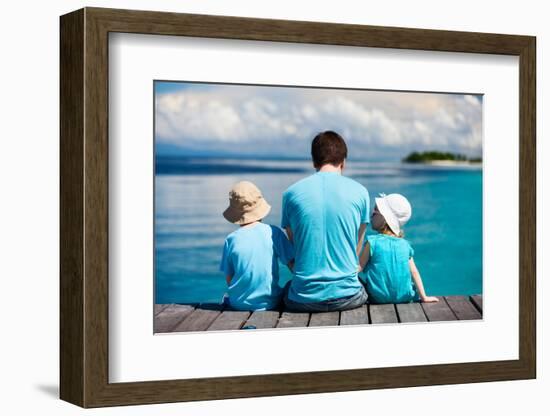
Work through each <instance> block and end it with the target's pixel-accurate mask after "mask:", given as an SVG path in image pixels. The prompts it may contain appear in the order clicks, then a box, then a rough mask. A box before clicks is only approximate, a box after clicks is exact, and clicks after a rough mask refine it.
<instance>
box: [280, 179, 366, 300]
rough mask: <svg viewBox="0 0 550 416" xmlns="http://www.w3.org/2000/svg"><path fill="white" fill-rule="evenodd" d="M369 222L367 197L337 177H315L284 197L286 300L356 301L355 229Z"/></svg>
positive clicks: (356, 186) (358, 286)
mask: <svg viewBox="0 0 550 416" xmlns="http://www.w3.org/2000/svg"><path fill="white" fill-rule="evenodd" d="M368 222H369V193H368V191H367V189H366V188H365V187H364V186H363V185H361V184H359V183H358V182H356V181H354V180H353V179H350V178H347V177H345V176H342V175H341V174H339V173H337V172H317V173H315V174H313V175H311V176H309V177H307V178H304V179H302V180H301V181H299V182H297V183H295V184H294V185H292V186H290V187H289V188H288V189H287V190H286V191H285V192H284V194H283V210H282V221H281V226H282V227H283V228H286V227H290V229H291V231H292V234H293V236H294V248H295V250H296V262H295V265H294V276H293V278H292V281H291V285H290V289H289V293H288V297H289V299H290V300H293V301H295V302H301V303H312V302H322V301H325V300H329V299H338V298H343V297H347V296H353V295H355V294H356V293H357V292H358V291H359V290H360V289H361V282H360V281H359V279H358V277H357V266H358V264H359V260H358V257H357V251H356V250H357V243H358V240H359V226H360V225H361V224H363V223H368Z"/></svg>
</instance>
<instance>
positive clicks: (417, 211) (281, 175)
mask: <svg viewBox="0 0 550 416" xmlns="http://www.w3.org/2000/svg"><path fill="white" fill-rule="evenodd" d="M312 173H314V171H313V169H312V168H311V163H310V162H309V161H278V160H257V161H256V160H235V159H204V158H196V159H193V158H187V159H182V158H158V159H157V164H156V177H155V296H156V302H157V303H176V302H181V303H192V302H217V301H219V300H220V299H221V297H222V295H223V294H224V292H225V287H226V283H225V278H224V276H223V274H222V273H221V272H219V271H218V266H219V262H220V256H221V253H222V247H223V242H224V239H225V236H226V235H227V234H229V233H230V232H232V231H233V230H235V229H236V226H235V225H233V224H230V223H228V222H227V221H226V220H225V219H224V218H223V216H222V212H223V210H224V209H225V208H226V206H227V204H228V192H229V189H230V188H231V186H232V185H233V184H234V183H236V182H238V181H241V180H249V181H252V182H254V183H255V184H256V185H258V187H259V188H260V189H261V190H262V192H263V194H264V197H265V198H266V199H267V201H268V202H269V203H270V204H271V206H272V210H271V213H270V214H269V216H268V217H267V218H266V219H265V220H264V222H266V223H269V224H274V225H280V220H281V196H282V193H283V191H284V190H285V189H286V188H287V187H288V186H289V185H291V184H293V183H294V182H296V181H298V180H300V179H301V178H304V177H305V176H307V175H310V174H312ZM344 174H345V175H347V176H350V177H352V178H353V179H355V180H357V181H358V182H360V183H362V184H363V185H364V186H366V188H367V189H368V191H369V193H370V196H371V204H372V203H374V197H375V196H378V194H379V193H380V192H384V193H386V194H390V193H394V192H398V193H402V194H403V195H405V196H406V197H407V198H408V199H409V201H410V202H411V204H412V207H413V215H412V219H411V220H410V221H409V223H408V224H407V226H406V227H405V232H406V238H407V239H408V240H409V241H410V242H411V244H412V246H413V247H414V249H415V261H416V264H417V266H418V268H419V270H420V273H421V275H422V279H423V281H424V285H425V286H426V290H427V292H428V294H432V295H468V294H477V293H482V173H481V169H477V168H471V167H430V166H416V165H405V164H400V163H367V162H352V161H350V162H348V165H347V169H346V171H345V172H344ZM371 210H372V205H371ZM369 233H372V230H369ZM281 271H282V276H281V277H282V279H281V285H283V284H284V283H285V282H286V281H287V280H288V279H289V278H290V274H289V272H288V270H287V269H286V267H282V268H281Z"/></svg>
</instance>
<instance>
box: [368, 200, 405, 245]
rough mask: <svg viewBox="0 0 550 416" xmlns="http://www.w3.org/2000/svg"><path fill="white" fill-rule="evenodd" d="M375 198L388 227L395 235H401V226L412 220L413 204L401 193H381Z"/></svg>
mask: <svg viewBox="0 0 550 416" xmlns="http://www.w3.org/2000/svg"><path fill="white" fill-rule="evenodd" d="M374 200H375V202H376V206H377V207H378V211H379V212H380V214H382V216H383V217H384V219H385V220H386V224H388V227H390V229H391V230H392V231H393V233H394V234H395V235H397V236H400V235H401V228H402V227H403V226H404V225H405V224H406V223H407V221H409V220H410V218H411V215H412V208H411V204H410V203H409V201H408V200H407V198H405V197H404V196H403V195H401V194H389V195H386V194H380V196H379V197H378V198H374Z"/></svg>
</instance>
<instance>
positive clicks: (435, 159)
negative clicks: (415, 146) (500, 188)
mask: <svg viewBox="0 0 550 416" xmlns="http://www.w3.org/2000/svg"><path fill="white" fill-rule="evenodd" d="M402 160H403V162H405V163H429V164H445V165H446V164H449V165H451V164H452V165H455V164H460V165H463V164H470V163H475V164H478V163H481V161H482V160H481V158H480V157H476V158H468V157H467V156H466V155H463V154H460V153H450V152H438V151H434V150H432V151H429V152H412V153H409V155H408V156H407V157H405V158H403V159H402Z"/></svg>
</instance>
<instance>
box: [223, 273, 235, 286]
mask: <svg viewBox="0 0 550 416" xmlns="http://www.w3.org/2000/svg"><path fill="white" fill-rule="evenodd" d="M231 279H233V276H232V275H230V274H228V275H226V276H225V281H226V282H227V286H229V285H230V284H231Z"/></svg>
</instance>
